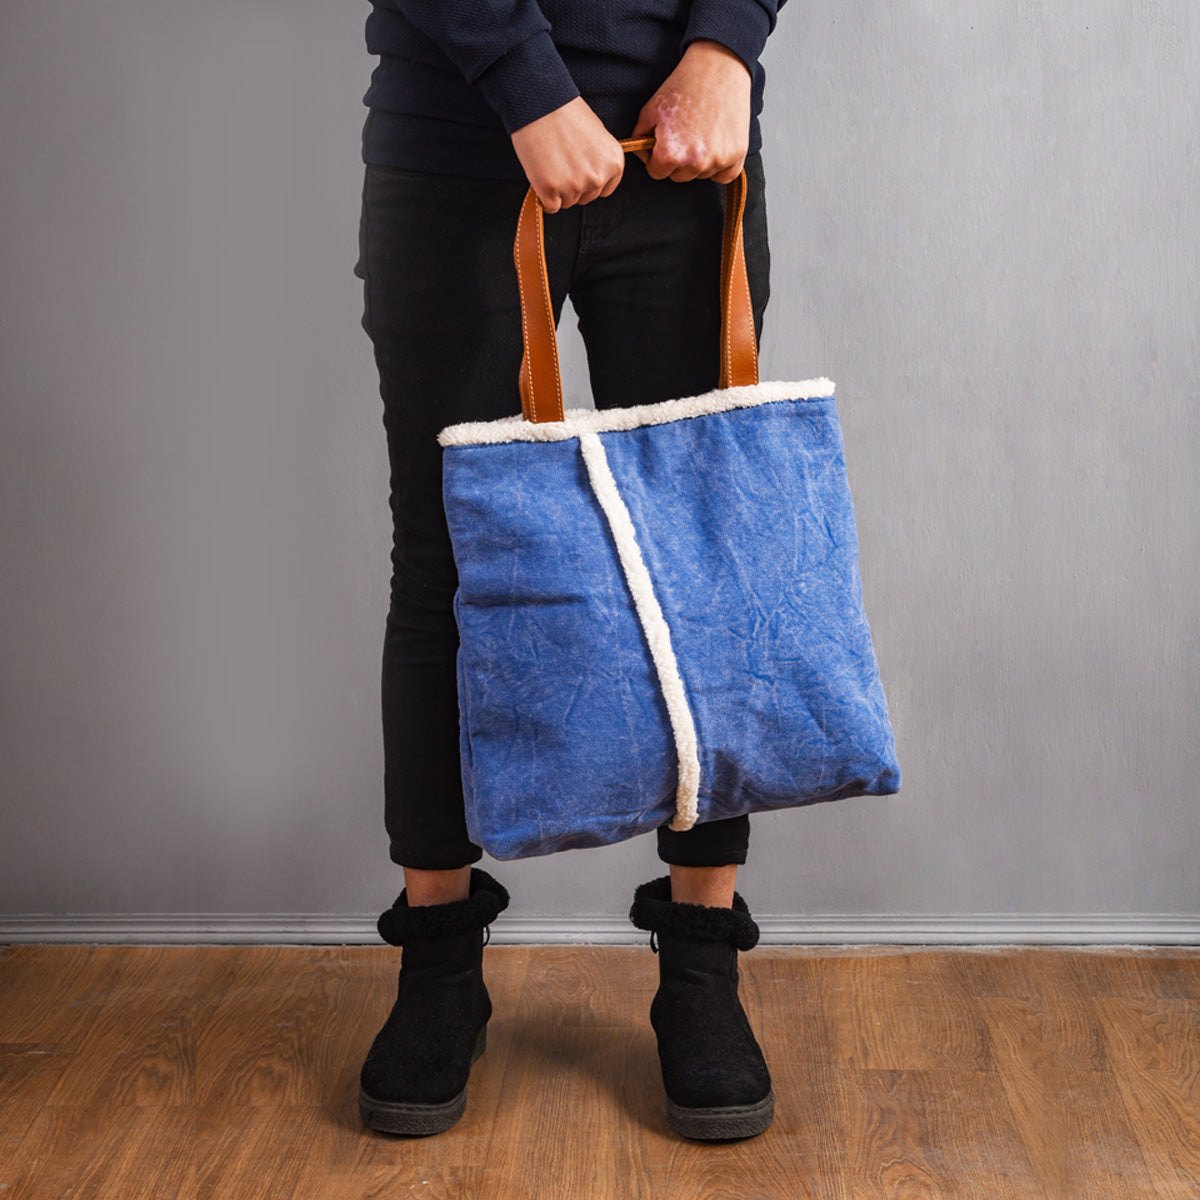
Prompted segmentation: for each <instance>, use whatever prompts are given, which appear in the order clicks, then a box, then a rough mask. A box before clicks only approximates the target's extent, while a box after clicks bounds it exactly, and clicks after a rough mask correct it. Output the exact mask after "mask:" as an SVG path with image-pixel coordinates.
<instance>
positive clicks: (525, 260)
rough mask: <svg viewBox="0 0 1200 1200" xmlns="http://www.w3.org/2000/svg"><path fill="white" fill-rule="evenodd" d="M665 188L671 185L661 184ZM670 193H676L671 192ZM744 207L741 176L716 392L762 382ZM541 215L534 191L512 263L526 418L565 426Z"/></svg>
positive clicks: (728, 244)
mask: <svg viewBox="0 0 1200 1200" xmlns="http://www.w3.org/2000/svg"><path fill="white" fill-rule="evenodd" d="M654 140H655V139H654V135H653V134H646V135H645V136H643V137H636V138H622V139H621V148H622V149H623V150H624V151H625V152H626V153H627V154H628V153H629V152H630V151H632V150H649V149H650V148H651V147H652V146H653V145H654ZM663 182H664V184H665V183H666V181H665V180H664V181H663ZM671 186H678V185H675V184H672V185H671ZM745 207H746V171H745V169H744V168H743V170H742V171H741V173H740V174H739V175H738V177H737V179H735V180H734V181H733V182H732V183H731V184H729V185H728V186H727V188H726V191H725V228H724V232H723V237H722V248H721V378H720V382H719V384H718V386H719V387H722V388H727V387H737V386H741V385H743V384H754V383H757V382H758V342H757V340H756V338H755V334H754V310H753V308H752V307H751V302H750V284H749V281H748V279H747V278H746V254H745V248H744V246H743V245H742V214H743V212H744V211H745ZM544 211H545V210H544V209H543V207H542V202H541V200H540V199H539V198H538V195H537V193H536V192H535V191H534V190H533V188H532V187H531V188H530V189H529V191H528V193H527V194H526V196H525V200H524V202H523V203H522V205H521V215H520V217H519V218H518V220H517V236H516V238H515V240H514V241H513V262H514V263H515V264H516V267H517V286H518V287H519V288H520V292H521V330H522V338H523V340H524V351H523V353H522V355H521V374H520V378H519V382H520V389H521V411H522V412H523V414H524V416H525V420H527V421H561V420H562V419H563V396H562V376H561V374H560V372H559V369H558V338H557V336H556V331H555V323H554V309H553V307H552V304H551V300H550V281H549V278H548V276H547V274H546V241H545V229H544V225H543V215H544Z"/></svg>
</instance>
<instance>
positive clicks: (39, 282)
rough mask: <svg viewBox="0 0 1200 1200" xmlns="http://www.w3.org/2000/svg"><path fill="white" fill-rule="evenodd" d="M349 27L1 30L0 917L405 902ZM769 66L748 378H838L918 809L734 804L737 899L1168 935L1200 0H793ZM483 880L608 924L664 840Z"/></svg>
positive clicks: (1180, 779)
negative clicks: (384, 728)
mask: <svg viewBox="0 0 1200 1200" xmlns="http://www.w3.org/2000/svg"><path fill="white" fill-rule="evenodd" d="M367 11H368V9H367V5H366V4H365V3H337V2H335V0H324V2H322V0H287V2H286V3H285V2H284V0H274V2H272V0H242V2H239V3H232V2H229V3H217V4H203V5H196V4H171V5H168V4H162V3H151V2H150V0H105V2H104V3H100V4H91V5H86V4H85V5H81V4H74V3H67V2H66V0H5V3H4V5H3V7H2V8H0V105H2V124H0V161H2V162H3V163H4V169H3V171H2V172H0V226H2V228H3V238H2V239H0V255H2V260H0V267H2V269H0V398H2V410H0V413H2V422H3V423H2V426H0V496H2V505H0V527H2V530H3V542H2V548H3V573H4V587H3V590H2V592H0V654H2V663H3V669H2V672H0V678H2V683H3V707H2V712H3V725H2V728H0V788H2V804H3V836H2V837H0V912H3V913H7V914H11V916H10V917H8V918H6V920H5V922H4V928H5V930H7V931H8V935H9V936H11V937H32V936H83V935H82V934H81V933H80V931H81V930H83V931H84V933H86V932H87V931H88V930H90V931H91V932H92V933H93V934H98V935H104V936H114V937H121V936H128V937H152V936H163V937H166V936H171V935H172V931H174V932H175V933H178V932H179V931H180V930H184V931H185V932H188V931H190V932H191V933H192V934H197V935H204V936H206V935H208V934H210V933H211V934H212V935H213V936H230V937H248V938H253V937H254V936H264V937H271V936H280V937H285V936H301V935H302V934H303V933H304V932H305V931H308V932H309V933H311V934H313V935H314V936H321V937H337V936H351V935H354V934H355V933H359V934H361V935H362V936H364V937H369V938H374V931H373V926H372V924H371V922H372V920H373V917H374V914H375V913H376V912H377V911H378V909H379V907H381V906H382V905H386V904H387V903H389V902H390V901H391V899H392V897H393V896H394V895H395V893H396V892H397V891H398V890H399V886H400V884H401V882H402V881H401V878H400V872H399V869H398V868H396V867H394V866H393V865H392V864H391V863H390V862H389V861H388V858H387V852H386V845H385V841H384V837H383V824H382V784H381V777H382V748H381V739H380V733H379V718H378V707H377V704H378V656H379V650H380V644H381V639H382V631H383V619H384V612H385V606H386V599H387V573H388V548H389V539H390V526H389V518H388V513H387V505H386V486H387V464H386V452H385V445H384V438H383V429H382V424H381V420H380V415H381V405H380V401H379V395H378V386H377V379H376V376H375V374H374V363H373V360H372V356H371V352H370V346H369V343H368V341H367V339H366V337H365V335H364V334H363V332H362V329H361V328H360V326H359V315H360V312H361V292H360V287H361V285H360V283H359V281H358V280H357V279H356V278H355V277H354V276H353V274H352V270H351V268H352V266H353V264H354V261H355V256H356V252H357V221H358V203H359V195H360V188H361V165H360V161H359V133H360V128H361V124H362V120H363V117H364V115H365V111H366V110H365V109H364V108H363V107H362V106H361V96H362V93H363V91H364V90H365V88H366V85H367V80H368V76H369V73H370V69H371V67H372V65H373V63H374V61H375V60H374V59H372V58H369V57H368V56H367V54H366V52H365V49H364V48H363V45H362V24H363V20H364V19H365V16H366V13H367ZM765 63H766V66H767V71H768V84H767V108H766V115H765V147H764V159H765V163H766V169H767V176H768V183H769V193H768V212H769V221H770V225H771V229H772V235H773V236H772V249H773V255H772V259H773V280H772V284H773V286H772V299H771V303H770V306H769V308H768V312H767V318H766V333H765V343H764V353H763V371H762V374H763V378H780V379H788V378H790V379H800V378H807V377H810V376H816V375H822V374H823V375H828V376H829V377H830V378H832V379H834V380H835V381H836V382H837V387H838V392H837V394H838V398H839V411H840V414H841V418H842V423H843V429H844V433H845V438H846V443H847V461H848V467H849V471H850V477H851V486H852V489H853V493H854V497H855V503H856V508H857V512H858V517H859V525H860V535H861V549H862V572H863V580H864V592H865V597H866V602H867V607H868V613H869V616H870V620H871V625H872V631H873V634H874V637H875V641H876V648H877V652H878V655H879V660H880V665H881V670H882V673H883V677H884V682H885V686H886V688H887V690H888V696H889V702H890V706H891V711H892V717H893V723H894V726H895V730H896V736H897V743H898V750H899V754H900V757H901V763H902V766H903V770H904V788H903V791H902V793H901V794H900V795H899V796H895V797H890V798H860V799H852V800H846V801H843V802H841V803H838V804H830V805H823V806H816V807H814V808H811V809H808V810H794V811H791V812H785V813H776V814H772V815H770V816H766V815H758V816H756V817H755V818H754V820H753V822H752V824H753V832H752V835H751V861H750V864H749V865H748V866H747V867H746V868H744V869H743V871H742V873H741V875H740V877H739V878H740V881H739V888H740V889H741V890H742V891H743V894H744V895H746V897H747V899H748V900H749V902H750V903H751V906H752V908H753V909H754V911H755V912H756V914H757V915H759V916H761V917H762V918H763V919H764V922H765V925H766V926H767V927H769V928H770V929H771V930H772V931H773V936H775V938H776V939H777V940H787V939H788V938H789V937H796V938H809V939H812V940H821V939H823V938H824V939H834V940H836V939H838V938H842V939H847V938H848V939H851V940H852V939H853V938H854V937H855V936H858V937H861V938H864V939H869V938H872V937H876V936H878V937H880V938H884V939H886V938H889V937H898V938H903V937H904V936H916V935H920V936H928V937H930V938H934V939H936V938H938V937H946V938H952V937H954V936H955V935H956V934H957V935H959V936H963V937H971V938H976V939H978V940H986V939H987V938H989V937H993V938H996V937H1006V936H1017V935H1020V936H1025V935H1027V936H1029V937H1031V938H1038V937H1041V938H1050V939H1053V938H1054V937H1067V938H1072V939H1074V940H1084V939H1085V938H1087V937H1094V938H1096V939H1098V940H1103V939H1105V938H1108V939H1113V938H1117V937H1120V936H1124V935H1133V934H1137V935H1141V936H1144V937H1145V938H1146V939H1148V940H1153V939H1160V940H1161V939H1166V940H1170V939H1171V938H1174V939H1176V940H1180V939H1185V938H1192V939H1193V940H1194V939H1195V935H1196V934H1197V932H1198V931H1200V889H1198V885H1197V876H1196V869H1195V863H1196V861H1197V857H1198V855H1200V817H1198V812H1200V806H1198V802H1197V798H1196V793H1195V783H1196V780H1197V779H1198V778H1200V749H1198V747H1200V739H1198V737H1197V734H1198V732H1200V729H1198V724H1200V719H1198V713H1200V645H1198V641H1197V634H1196V630H1197V627H1198V619H1200V602H1198V600H1197V596H1198V594H1200V592H1198V586H1197V585H1198V584H1200V538H1198V537H1197V524H1198V519H1200V505H1198V493H1200V471H1198V470H1197V465H1196V459H1197V452H1198V451H1200V440H1198V438H1197V425H1198V421H1200V408H1198V405H1197V398H1198V397H1197V366H1198V362H1197V359H1198V353H1197V352H1198V348H1200V345H1198V338H1197V327H1198V324H1200V322H1198V320H1197V318H1198V316H1200V286H1198V283H1197V270H1196V266H1197V262H1198V253H1200V211H1198V199H1197V198H1198V197H1200V171H1198V169H1197V166H1198V149H1197V147H1198V142H1197V136H1196V130H1197V129H1198V128H1200V95H1198V81H1200V17H1198V16H1197V14H1196V6H1195V5H1193V4H1191V3H1189V2H1188V0H1162V2H1161V3H1149V2H1129V3H1117V2H1115V0H1113V2H1101V0H1096V2H1094V3H1082V2H1070V0H1059V2H1056V3H1044V4H1043V3H1035V2H1033V0H1003V2H1002V0H993V2H990V3H988V2H982V3H972V4H969V5H968V4H955V3H948V2H943V3H933V2H932V0H924V2H916V0H909V2H903V3H895V2H892V0H886V2H884V0H868V2H862V3H857V4H843V3H835V2H833V0H794V2H793V3H792V4H790V5H789V6H788V7H787V8H785V10H784V13H783V15H782V17H781V19H780V22H779V26H778V29H777V31H776V33H775V35H774V36H773V37H772V39H771V42H770V44H769V46H768V51H767V54H766V58H765ZM562 338H563V346H564V349H565V351H566V356H567V361H566V372H567V378H568V380H569V381H570V389H571V391H570V395H569V398H568V403H576V404H583V403H588V402H589V401H588V395H587V385H586V372H585V369H584V362H585V360H584V357H583V353H582V346H581V344H580V343H579V340H578V335H577V333H576V331H575V329H574V324H573V317H571V316H570V315H569V314H568V318H567V319H566V320H565V321H564V330H563V335H562ZM483 865H485V866H489V867H490V868H491V869H494V870H495V871H496V873H497V874H498V875H499V876H500V877H501V878H502V879H503V880H505V882H506V883H507V884H508V885H509V887H510V889H511V890H512V892H513V896H514V902H513V906H512V908H511V909H510V910H509V914H506V917H505V921H509V919H510V918H511V923H510V924H508V925H507V926H505V928H504V929H498V930H497V931H496V932H497V934H498V936H500V937H501V938H503V937H505V936H517V935H518V934H519V933H520V932H521V931H522V930H524V932H525V933H526V934H528V935H529V936H536V935H539V934H547V936H549V935H550V934H554V935H555V936H570V935H571V934H572V932H576V933H578V932H579V931H580V930H583V931H585V932H586V931H589V930H590V931H591V932H592V933H593V934H595V935H597V936H608V937H611V938H616V937H619V936H623V935H622V934H621V932H620V931H621V930H622V928H623V927H624V926H623V923H624V921H625V918H624V914H625V912H626V911H627V909H628V906H629V900H630V892H631V889H632V887H633V886H634V885H635V884H636V883H637V882H638V881H640V880H641V879H643V878H648V877H649V876H650V875H651V874H657V873H659V872H660V871H661V870H665V867H663V865H662V864H661V863H660V862H659V861H658V859H657V857H656V855H655V853H654V843H653V838H652V837H646V838H641V839H638V840H637V841H636V842H633V843H627V844H624V845H621V846H617V847H611V848H607V849H602V850H590V851H572V852H570V853H568V854H565V855H560V856H556V857H551V858H546V859H540V860H534V861H529V862H522V863H504V864H496V863H494V862H493V861H492V860H490V859H488V858H485V859H484V864H483ZM198 914H199V916H198ZM502 924H503V922H502ZM514 931H516V932H514ZM631 936H637V937H640V936H641V935H634V934H632V932H631Z"/></svg>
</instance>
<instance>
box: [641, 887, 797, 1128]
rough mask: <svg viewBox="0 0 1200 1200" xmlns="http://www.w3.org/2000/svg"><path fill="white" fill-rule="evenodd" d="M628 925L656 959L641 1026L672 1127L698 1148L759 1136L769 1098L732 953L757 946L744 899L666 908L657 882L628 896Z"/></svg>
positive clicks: (667, 899)
mask: <svg viewBox="0 0 1200 1200" xmlns="http://www.w3.org/2000/svg"><path fill="white" fill-rule="evenodd" d="M629 919H630V920H631V921H632V922H633V924H634V925H636V926H637V928H638V929H648V930H649V931H650V947H651V949H652V950H656V951H657V953H658V968H659V985H658V991H657V992H655V994H654V999H653V1000H652V1001H651V1002H650V1024H651V1025H652V1026H653V1028H654V1033H655V1036H656V1038H657V1039H658V1058H659V1062H660V1064H661V1065H662V1077H663V1085H664V1087H665V1088H666V1093H667V1121H668V1123H669V1124H670V1126H671V1128H672V1129H674V1130H675V1131H676V1132H677V1133H681V1134H683V1135H684V1136H685V1137H690V1138H703V1139H709V1138H740V1137H752V1136H753V1135H755V1134H758V1133H762V1131H763V1130H764V1129H766V1128H767V1126H768V1125H770V1124H771V1121H772V1119H773V1117H774V1115H775V1095H774V1092H773V1091H772V1089H771V1075H770V1072H769V1071H768V1070H767V1064H766V1061H765V1060H764V1058H763V1054H762V1050H761V1049H760V1047H759V1044H758V1042H757V1040H756V1039H755V1037H754V1031H753V1030H752V1029H751V1028H750V1021H749V1019H748V1018H747V1017H746V1012H745V1010H744V1009H743V1008H742V1003H741V1001H740V1000H739V999H738V994H737V987H738V967H737V952H738V951H739V950H749V949H751V948H752V947H753V946H754V945H755V944H756V943H757V942H758V925H757V924H756V923H755V921H754V919H753V918H752V917H751V916H750V910H749V909H748V908H747V906H746V902H745V900H743V899H742V897H741V896H740V895H739V894H738V893H737V892H734V894H733V907H732V908H721V907H710V906H708V905H704V904H688V903H685V902H683V901H678V900H672V899H671V877H670V876H669V875H663V876H661V877H660V878H658V879H652V880H650V881H649V882H648V883H643V884H641V885H640V886H639V887H638V888H637V890H636V891H635V892H634V897H633V907H632V908H630V910H629ZM656 940H657V943H658V944H657V946H656V945H655V941H656Z"/></svg>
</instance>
